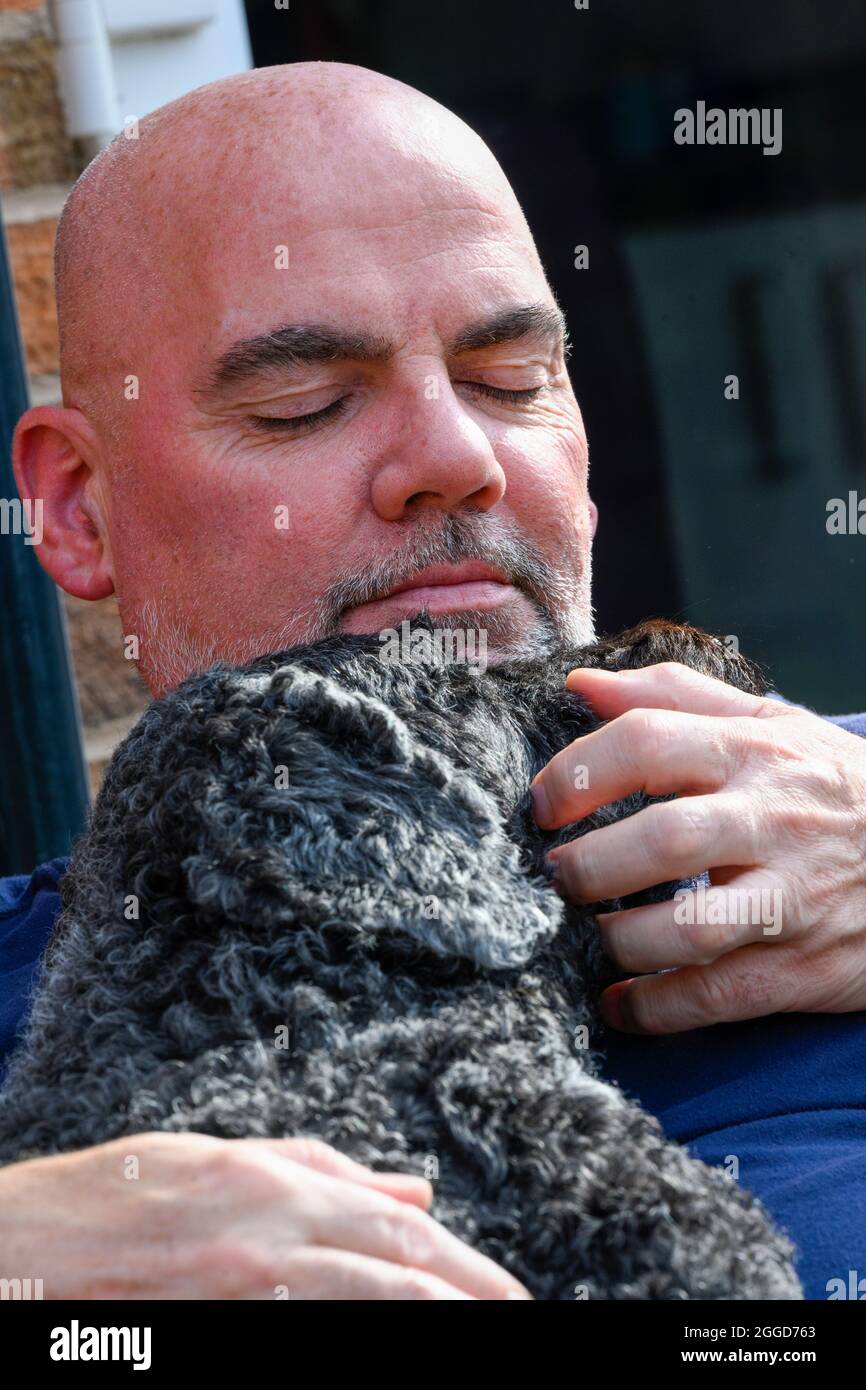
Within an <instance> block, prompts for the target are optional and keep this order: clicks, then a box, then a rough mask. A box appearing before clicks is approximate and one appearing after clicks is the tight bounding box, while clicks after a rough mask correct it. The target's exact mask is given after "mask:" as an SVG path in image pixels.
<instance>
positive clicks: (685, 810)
mask: <svg viewBox="0 0 866 1390" xmlns="http://www.w3.org/2000/svg"><path fill="white" fill-rule="evenodd" d="M759 848H760V847H759V846H756V844H755V831H754V829H753V828H752V826H751V820H750V817H749V816H748V815H746V814H745V812H744V810H743V806H742V802H741V800H740V798H739V797H734V796H726V795H725V794H724V793H723V792H718V793H716V794H715V795H713V796H686V797H682V798H681V799H680V800H678V801H663V802H659V803H656V804H655V805H653V806H645V807H644V809H643V810H642V811H638V812H636V814H635V815H633V816H628V817H627V818H626V819H625V820H622V821H617V822H616V823H615V824H613V825H605V826H602V827H601V828H600V829H599V830H591V831H590V832H589V834H588V835H582V836H581V837H580V838H579V839H577V840H572V841H571V842H570V843H569V844H567V845H560V846H558V847H557V848H556V849H552V850H551V851H550V853H549V854H548V856H547V859H548V863H549V864H550V865H551V866H552V867H553V868H554V870H555V873H556V886H557V888H558V889H559V891H560V892H561V893H562V895H563V897H565V898H568V900H569V901H570V902H575V903H595V902H603V901H604V900H605V899H607V898H622V897H625V896H626V895H627V894H628V893H637V892H639V891H640V890H641V889H643V888H651V887H653V885H655V884H657V883H667V882H669V881H672V882H681V881H683V880H685V879H689V878H696V877H698V875H700V874H702V873H703V872H704V870H705V869H714V868H722V867H726V866H729V865H732V864H738V865H743V866H748V865H750V864H751V863H753V862H754V859H755V853H756V849H759Z"/></svg>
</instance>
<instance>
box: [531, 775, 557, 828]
mask: <svg viewBox="0 0 866 1390" xmlns="http://www.w3.org/2000/svg"><path fill="white" fill-rule="evenodd" d="M529 790H530V792H531V793H532V802H533V809H534V811H535V819H536V822H537V823H538V825H540V826H545V825H546V824H547V823H548V822H549V821H551V820H553V807H552V806H551V804H550V797H549V796H548V795H547V791H546V790H545V786H544V783H543V782H539V781H538V780H537V779H536V780H535V781H534V782H533V783H532V785H531V786H530V788H529Z"/></svg>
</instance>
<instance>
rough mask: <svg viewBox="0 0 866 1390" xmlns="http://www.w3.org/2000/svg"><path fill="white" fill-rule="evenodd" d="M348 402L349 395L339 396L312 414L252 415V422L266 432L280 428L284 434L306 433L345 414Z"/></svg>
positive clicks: (256, 427)
mask: <svg viewBox="0 0 866 1390" xmlns="http://www.w3.org/2000/svg"><path fill="white" fill-rule="evenodd" d="M348 403H349V397H348V396H338V397H337V399H336V400H335V401H331V404H330V405H326V406H325V407H324V408H323V409H322V410H314V411H313V412H312V413H311V414H310V415H293V416H291V417H289V418H288V419H284V418H283V417H282V416H279V415H251V416H250V424H251V425H252V426H253V429H257V430H263V431H265V432H267V431H271V432H273V431H274V430H279V431H280V432H281V433H284V434H306V433H307V431H308V430H314V429H316V428H317V426H319V425H324V424H326V423H327V422H328V421H329V420H336V419H337V418H338V417H339V416H340V415H342V414H343V411H344V410H345V409H346V406H347V405H348Z"/></svg>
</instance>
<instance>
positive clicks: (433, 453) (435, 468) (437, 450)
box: [371, 380, 505, 521]
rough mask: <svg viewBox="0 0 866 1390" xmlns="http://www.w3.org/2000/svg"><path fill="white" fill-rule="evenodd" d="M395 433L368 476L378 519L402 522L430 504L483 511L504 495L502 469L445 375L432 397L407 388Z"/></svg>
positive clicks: (446, 507)
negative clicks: (409, 390)
mask: <svg viewBox="0 0 866 1390" xmlns="http://www.w3.org/2000/svg"><path fill="white" fill-rule="evenodd" d="M401 408H402V411H403V414H402V416H401V418H400V422H399V425H398V428H397V434H398V437H397V439H396V440H395V441H394V443H393V444H392V445H391V446H390V447H387V448H386V449H385V451H384V452H383V454H382V456H381V457H380V460H379V465H378V467H377V469H376V472H375V474H374V477H373V481H372V485H371V492H372V502H373V507H374V508H375V510H376V512H377V513H378V515H379V516H380V517H382V519H383V520H384V521H402V520H405V519H407V518H409V517H410V516H412V515H414V514H416V513H418V512H419V511H423V510H424V509H425V508H431V509H434V510H437V511H456V510H458V509H459V508H460V507H461V506H472V507H473V508H477V509H478V510H480V511H489V510H490V508H491V507H494V506H495V505H496V503H497V502H498V501H500V499H501V498H502V497H503V496H504V494H505V474H504V473H503V471H502V468H501V466H500V464H499V462H498V461H497V458H496V455H495V454H494V452H493V447H492V445H491V443H490V440H489V439H488V437H487V435H486V434H485V433H484V430H483V429H482V428H481V426H480V425H479V424H477V422H476V421H475V420H473V419H472V417H471V415H470V414H469V413H468V411H466V410H465V409H464V408H463V405H462V403H461V401H460V400H459V399H458V398H457V396H455V394H454V392H453V390H452V389H451V385H450V383H449V382H447V380H446V381H445V382H444V383H439V394H438V399H435V400H428V399H427V397H426V392H425V391H424V390H418V391H412V392H411V393H407V396H406V397H405V398H404V402H403V403H402V406H401Z"/></svg>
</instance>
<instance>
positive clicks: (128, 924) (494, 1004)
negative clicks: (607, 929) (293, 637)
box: [0, 624, 801, 1299]
mask: <svg viewBox="0 0 866 1390" xmlns="http://www.w3.org/2000/svg"><path fill="white" fill-rule="evenodd" d="M379 652H380V647H379V643H378V642H377V641H376V639H375V638H359V637H348V636H341V637H338V638H334V639H332V640H329V641H326V642H322V643H320V644H317V645H316V646H313V647H308V648H298V649H295V650H293V651H291V652H287V653H282V654H279V655H276V656H269V657H266V658H262V659H261V660H258V661H255V662H253V663H251V664H250V665H249V666H247V667H245V668H243V669H242V670H231V669H228V668H222V667H218V668H216V669H215V670H213V671H212V672H210V673H208V674H207V675H205V676H201V677H195V678H193V679H190V680H188V681H186V682H185V683H184V684H183V685H182V686H181V687H180V688H179V689H178V690H177V691H175V692H174V693H172V694H171V695H169V696H166V697H165V698H164V699H162V700H159V701H157V702H156V703H154V704H153V705H152V706H151V708H150V709H149V710H148V711H147V713H146V714H145V715H144V716H143V718H142V719H141V721H140V722H139V723H138V724H137V726H136V727H135V729H134V730H133V731H132V733H131V734H130V735H129V736H128V738H127V739H126V740H125V742H124V743H123V744H122V745H121V747H120V748H119V749H118V751H117V753H116V754H115V756H114V759H113V761H112V763H111V765H110V767H109V769H108V772H107V774H106V777H105V780H104V784H103V787H102V790H101V792H100V794H99V797H98V800H97V802H96V806H95V808H94V812H93V816H92V821H91V825H90V828H89V830H88V833H87V834H86V836H84V837H83V839H82V840H81V841H80V842H79V844H78V846H77V847H76V850H75V854H74V857H73V862H72V865H71V867H70V869H69V871H68V873H67V874H66V877H65V879H64V880H63V886H62V893H63V912H62V915H61V918H60V920H59V922H58V926H57V929H56V932H55V935H54V937H53V938H52V942H51V944H50V947H49V950H48V953H47V957H46V961H45V966H44V973H43V978H42V984H41V987H40V989H39V991H38V994H37V997H36V999H35V1003H34V1007H33V1011H32V1015H31V1019H30V1023H29V1027H28V1032H27V1034H26V1037H25V1039H24V1042H23V1043H22V1045H21V1047H20V1048H19V1050H18V1052H17V1053H16V1054H15V1056H14V1058H13V1062H12V1064H11V1067H10V1071H9V1075H8V1078H7V1083H6V1087H5V1089H4V1091H3V1093H2V1096H0V1161H2V1162H9V1161H11V1160H13V1159H16V1158H19V1157H23V1156H29V1155H35V1154H46V1153H54V1152H59V1151H64V1150H68V1149H73V1148H76V1147H80V1146H83V1145H87V1144H91V1143H95V1142H99V1141H102V1140H107V1139H111V1138H114V1137H117V1136H120V1135H123V1134H133V1133H137V1132H141V1131H144V1130H175V1131H179V1130H195V1131H201V1132H204V1133H207V1134H212V1135H218V1136H224V1137H238V1136H244V1135H260V1136H276V1135H300V1134H311V1135H317V1136H319V1137H320V1138H322V1139H324V1140H326V1141H327V1142H329V1143H331V1144H333V1145H334V1146H335V1147H336V1148H338V1149H340V1150H341V1151H343V1152H344V1153H347V1154H349V1155H351V1156H352V1157H353V1158H356V1159H358V1160H359V1161H361V1162H363V1163H367V1164H369V1165H371V1166H372V1167H374V1168H377V1169H402V1170H404V1171H412V1172H419V1173H420V1172H422V1171H424V1170H425V1168H426V1169H427V1170H428V1172H429V1171H430V1169H431V1168H432V1169H433V1170H434V1171H438V1178H437V1180H436V1182H435V1192H436V1198H435V1204H434V1208H433V1211H434V1215H436V1216H437V1217H438V1218H439V1220H441V1221H442V1222H443V1223H444V1224H445V1225H446V1226H447V1227H449V1228H450V1229H451V1230H452V1231H453V1232H455V1233H456V1234H457V1235H459V1236H461V1237H462V1238H463V1239H464V1240H466V1241H468V1242H469V1243H470V1244H472V1245H474V1246H476V1247H477V1248H478V1249H480V1250H482V1251H484V1252H485V1253H486V1254H488V1255H490V1256H491V1257H492V1258H493V1259H495V1260H497V1261H498V1262H499V1263H501V1264H502V1265H504V1266H505V1267H506V1268H507V1269H509V1270H510V1271H511V1272H512V1273H513V1274H515V1275H516V1276H517V1277H518V1278H519V1279H521V1280H523V1282H524V1283H525V1284H526V1285H527V1286H528V1287H529V1289H530V1290H531V1291H532V1293H533V1294H534V1295H535V1296H536V1297H537V1298H542V1299H570V1298H573V1297H574V1296H575V1291H576V1290H578V1289H579V1290H580V1291H581V1292H583V1293H586V1294H587V1295H588V1296H589V1297H591V1298H615V1299H685V1298H716V1299H753V1298H798V1297H800V1296H801V1293H800V1288H799V1284H798V1282H797V1280H796V1277H795V1275H794V1273H793V1269H792V1266H791V1263H790V1259H791V1254H792V1250H791V1247H790V1244H789V1242H788V1241H787V1239H786V1238H785V1237H784V1236H782V1235H781V1234H780V1233H779V1232H777V1231H775V1230H774V1229H773V1228H772V1226H771V1224H770V1222H769V1220H768V1218H767V1217H766V1215H765V1213H764V1212H763V1210H762V1209H761V1207H760V1206H759V1204H758V1203H757V1202H756V1201H755V1200H754V1199H753V1198H752V1197H751V1196H750V1195H749V1194H747V1193H746V1192H745V1191H744V1190H743V1189H741V1188H740V1187H739V1186H737V1185H736V1184H735V1183H733V1182H732V1181H730V1180H729V1179H728V1178H727V1177H726V1176H724V1175H723V1174H722V1173H721V1172H720V1171H717V1170H715V1169H712V1168H710V1167H708V1166H706V1165H705V1164H703V1163H701V1162H699V1161H698V1160H696V1159H692V1158H691V1157H689V1155H688V1154H687V1153H686V1151H685V1150H684V1149H682V1148H680V1147H679V1146H678V1145H676V1144H673V1143H669V1142H667V1141H666V1140H665V1139H664V1137H663V1135H662V1133H661V1130H660V1128H659V1125H658V1123H657V1122H656V1121H655V1120H654V1119H653V1118H651V1117H650V1116H648V1115H647V1114H645V1113H644V1112H643V1111H642V1110H641V1109H640V1108H639V1107H638V1106H637V1105H636V1104H634V1103H632V1102H631V1101H628V1100H627V1099H626V1098H625V1097H624V1096H623V1094H622V1092H620V1091H619V1089H618V1088H617V1087H615V1086H612V1085H609V1084H607V1083H605V1082H603V1081H602V1080H601V1079H599V1075H598V1060H599V1055H598V1052H597V1050H596V1048H597V1041H598V1039H599V1037H600V1034H601V1029H600V1023H599V1017H598V1012H597V999H598V994H599V990H600V988H601V986H602V985H603V984H605V983H607V982H609V981H610V980H611V979H613V978H615V976H614V973H613V971H612V968H611V966H610V964H609V963H608V962H607V961H606V960H605V958H604V955H603V953H602V951H601V949H600V946H599V944H598V937H597V931H596V928H595V923H594V919H593V912H594V911H596V910H598V905H596V906H595V908H575V907H566V906H565V905H564V904H563V903H562V902H561V900H560V899H559V898H558V896H557V895H556V894H555V893H554V892H553V891H552V889H551V887H550V885H549V882H548V880H547V877H546V875H545V869H544V855H545V853H546V851H547V850H549V849H550V848H551V847H552V846H553V845H554V844H556V843H561V842H564V841H565V840H568V839H569V838H573V836H574V835H575V834H583V833H585V832H586V831H587V830H590V829H592V828H594V827H595V826H598V825H600V824H604V823H609V822H611V821H612V820H615V819H618V818H620V817H622V816H624V815H628V814H631V813H633V812H634V811H635V810H637V809H639V807H640V806H642V805H644V804H646V802H645V798H643V797H640V796H634V797H632V798H630V799H629V800H628V801H627V802H624V803H620V804H619V805H617V806H615V807H607V808H604V809H603V810H602V811H599V812H597V813H595V814H594V815H592V816H590V817H588V818H587V819H586V820H585V821H583V822H581V823H580V824H579V825H578V826H575V827H571V828H569V829H567V830H564V831H561V832H558V833H557V834H555V835H550V834H545V833H544V832H542V831H540V830H539V829H538V828H537V826H536V824H535V821H534V818H533V816H532V813H531V808H530V800H529V796H528V792H527V788H528V784H529V781H530V779H531V778H532V777H533V776H534V774H535V773H536V772H537V771H538V770H539V769H540V768H541V767H542V766H543V765H544V764H545V763H546V762H547V761H548V760H549V758H550V757H552V755H553V754H554V753H555V752H557V751H558V750H559V749H561V748H563V747H564V746H565V745H566V744H567V743H568V742H570V741H571V740H572V739H574V738H577V737H579V736H580V735H582V734H585V733H587V732H589V731H590V730H591V729H592V728H594V727H596V726H597V721H596V720H595V718H594V717H593V716H592V714H591V713H590V712H589V710H588V709H587V708H586V706H585V705H584V704H583V703H582V702H581V700H580V699H578V698H577V697H575V696H572V695H569V694H568V693H566V691H565V690H564V686H563V677H564V674H565V672H566V671H567V670H568V669H569V668H570V667H571V666H573V665H578V664H580V665H597V666H605V667H608V668H610V669H619V668H622V667H625V666H642V665H647V664H650V663H652V662H655V661H660V660H671V659H675V660H679V661H684V662H686V663H687V664H689V665H691V666H694V667H697V668H699V669H700V670H703V671H705V672H708V673H709V674H712V675H716V676H721V677H723V678H725V679H726V680H728V681H731V682H732V683H734V684H736V685H739V686H740V687H741V688H743V689H747V690H752V691H761V690H762V689H763V687H762V684H761V681H760V677H759V675H758V673H757V671H756V669H755V668H754V667H752V666H751V665H750V664H749V663H748V662H746V661H745V660H743V659H742V658H739V657H731V656H729V655H727V654H726V653H725V651H724V648H723V647H722V645H721V643H719V642H718V641H717V640H716V639H714V638H710V637H707V636H706V635H705V634H703V633H700V632H697V631H696V630H694V629H690V628H675V627H673V626H672V625H665V624H650V625H645V626H643V627H642V628H639V629H635V630H633V631H632V632H630V633H626V634H624V635H623V636H622V637H620V638H617V639H614V640H613V641H610V642H602V643H599V644H597V645H596V646H594V647H592V648H588V649H583V650H581V651H578V652H573V653H566V654H564V655H563V657H562V660H561V662H559V663H557V664H556V665H555V666H551V664H550V663H549V662H548V663H543V664H542V663H537V664H536V663H531V662H525V663H520V664H515V665H512V666H507V667H501V668H496V669H491V670H489V671H488V672H487V673H485V674H478V673H475V672H472V671H470V670H468V669H466V668H465V667H462V668H461V667H455V666H451V667H446V668H439V667H431V666H420V665H417V664H407V665H400V664H393V663H392V664H386V663H385V662H383V661H382V660H381V659H380V656H379ZM280 768H285V769H287V780H288V785H287V786H284V785H282V783H283V782H285V781H286V776H285V775H283V774H280V773H279V769H280ZM671 891H672V885H667V886H665V887H662V888H659V889H657V890H654V892H653V893H652V894H649V895H647V894H643V895H636V896H635V899H634V900H635V901H641V900H645V899H646V898H647V897H653V896H654V897H659V896H663V895H665V894H669V893H670V892H671ZM130 895H134V897H135V900H136V901H137V904H138V913H139V916H138V919H137V920H127V917H126V916H125V912H126V913H127V914H128V913H129V902H130ZM286 1028H287V1029H288V1039H289V1047H288V1048H287V1049H281V1048H280V1047H279V1046H275V1040H276V1039H283V1038H284V1037H285V1031H284V1030H285V1029H286ZM584 1028H586V1029H588V1030H589V1037H590V1038H591V1039H592V1040H593V1046H591V1047H589V1048H587V1047H584V1046H581V1042H582V1041H583V1036H584V1035H583V1034H582V1032H581V1030H582V1029H584Z"/></svg>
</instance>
